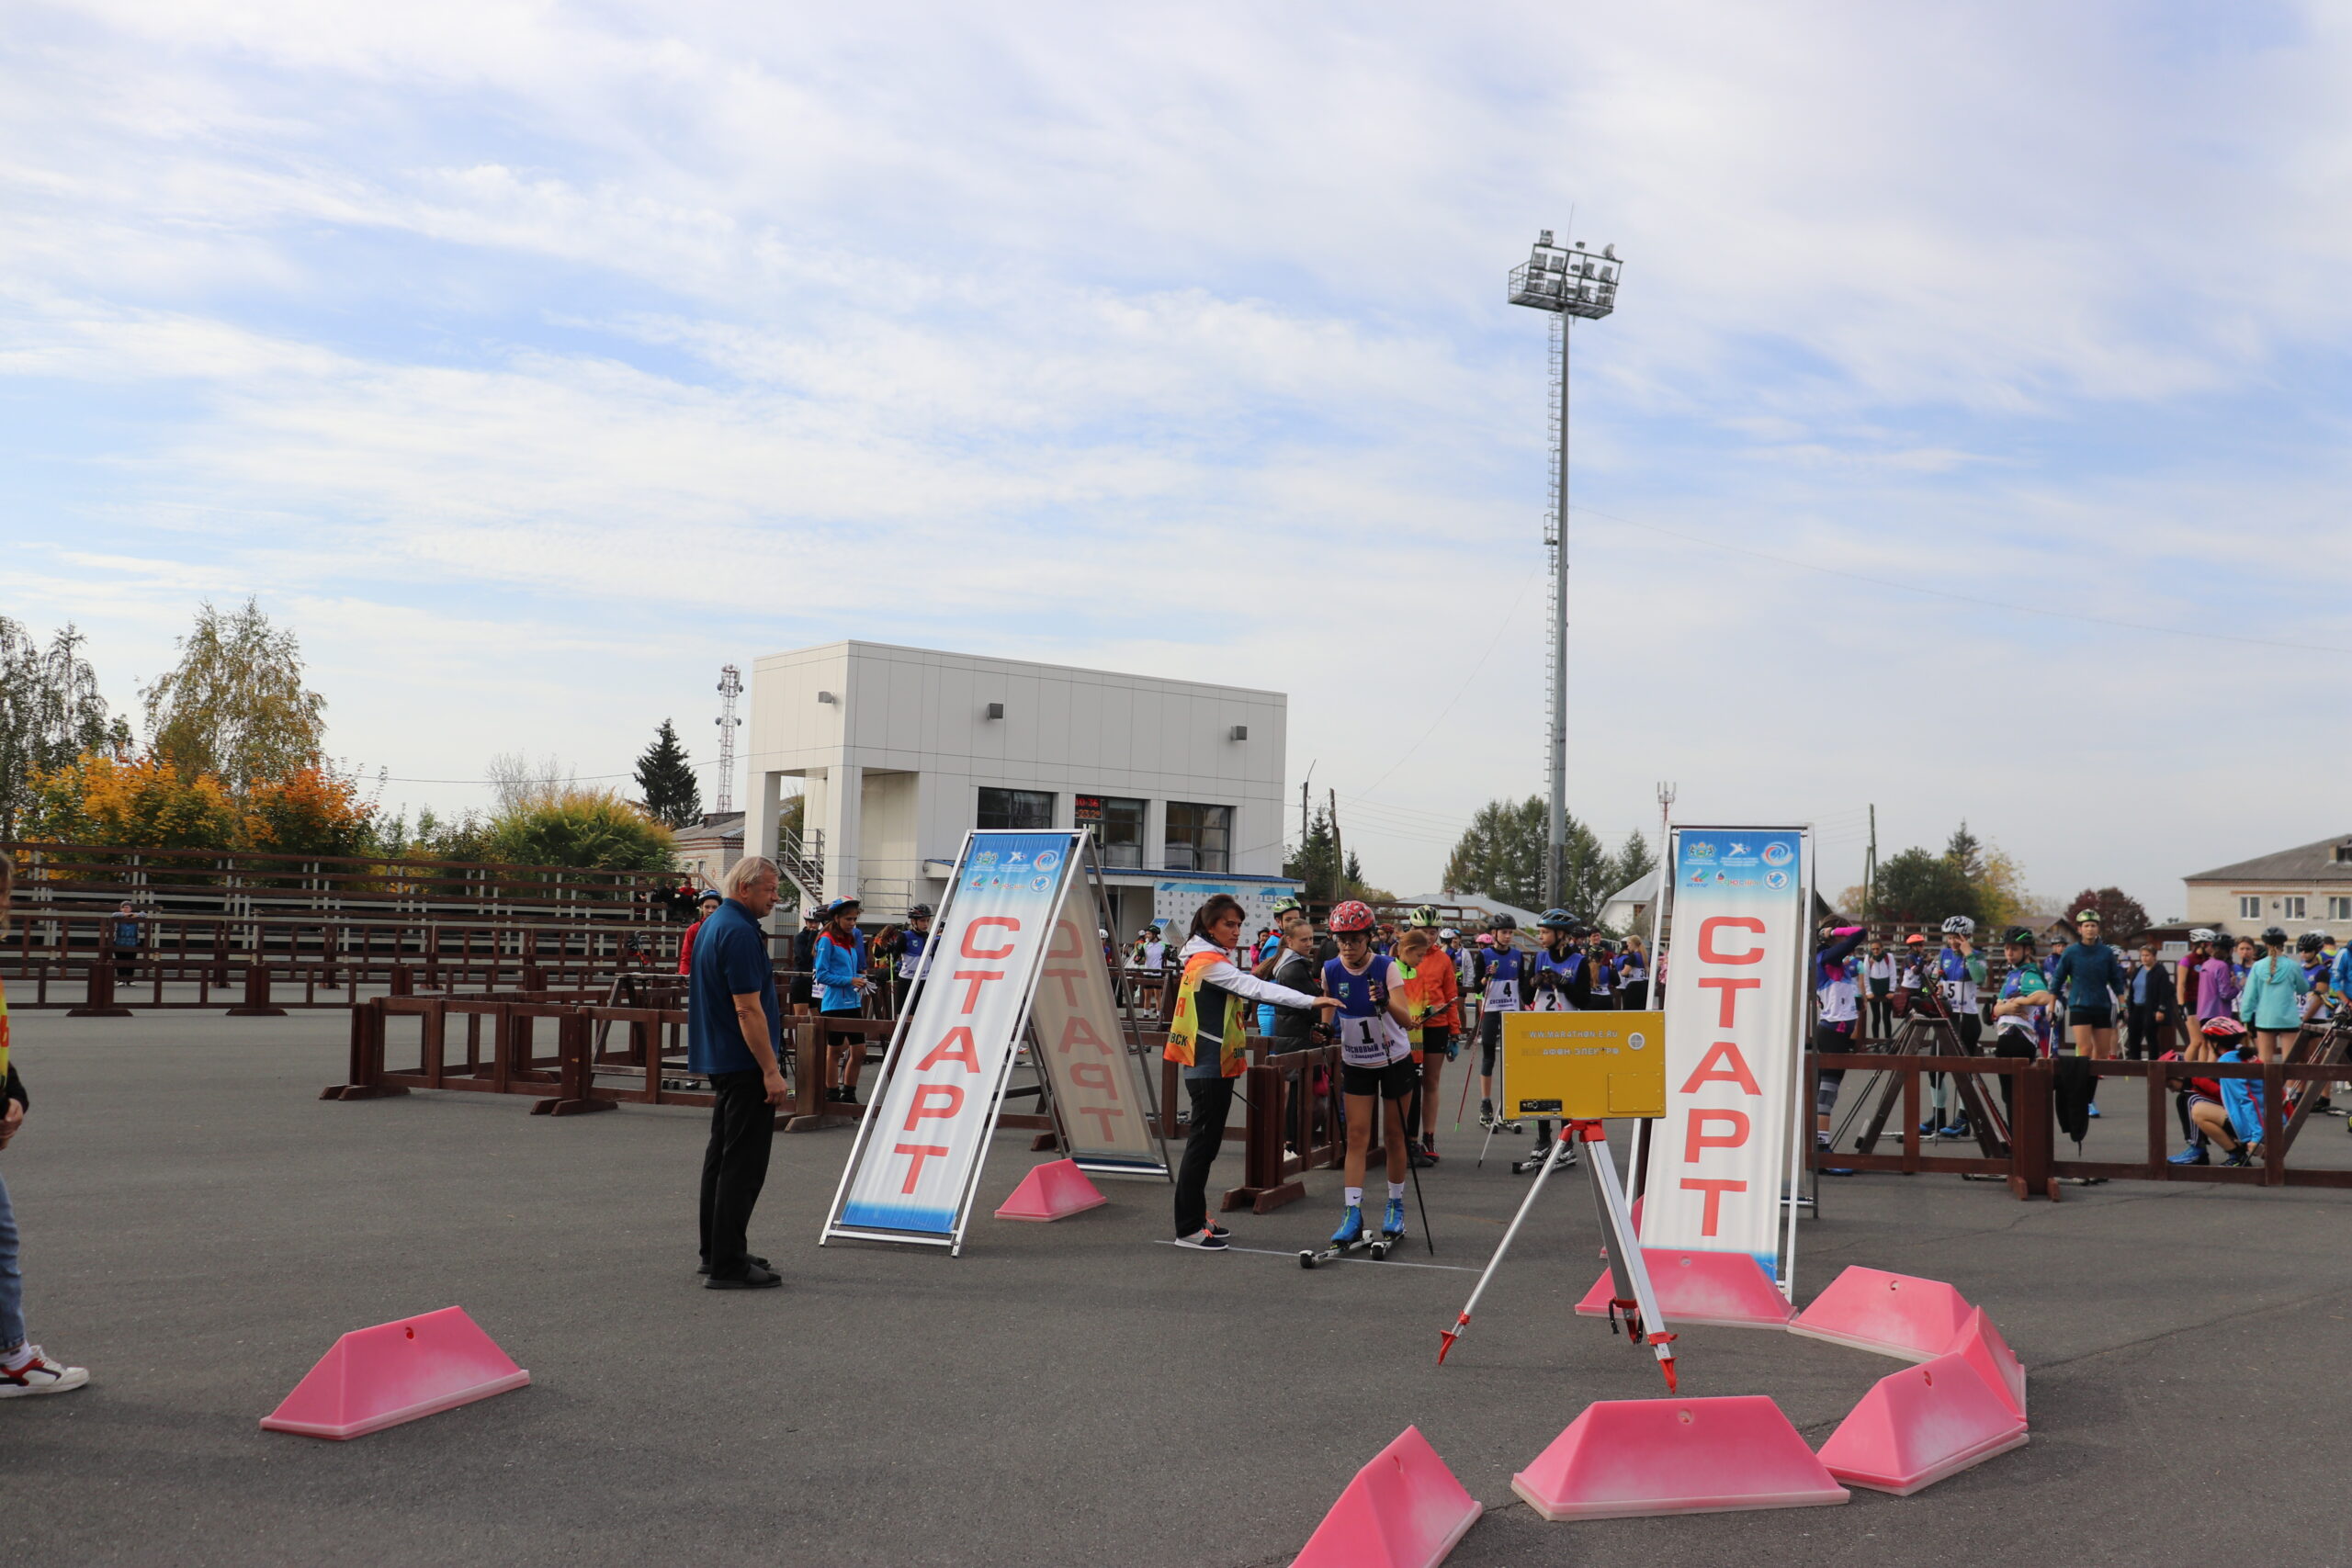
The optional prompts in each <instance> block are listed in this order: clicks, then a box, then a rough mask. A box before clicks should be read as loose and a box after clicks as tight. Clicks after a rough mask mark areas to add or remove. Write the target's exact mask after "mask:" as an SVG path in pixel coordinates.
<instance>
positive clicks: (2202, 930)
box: [2188, 926, 2213, 942]
mask: <svg viewBox="0 0 2352 1568" xmlns="http://www.w3.org/2000/svg"><path fill="white" fill-rule="evenodd" d="M2188 940H2189V941H2191V942H2211V941H2212V940H2213V928H2212V927H2211V926H2199V927H2198V928H2197V929H2196V930H2195V931H2190V932H2189V933H2188Z"/></svg>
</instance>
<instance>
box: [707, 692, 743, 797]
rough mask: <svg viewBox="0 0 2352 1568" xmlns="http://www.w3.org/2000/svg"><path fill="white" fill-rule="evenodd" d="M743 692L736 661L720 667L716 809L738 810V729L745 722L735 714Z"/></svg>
mask: <svg viewBox="0 0 2352 1568" xmlns="http://www.w3.org/2000/svg"><path fill="white" fill-rule="evenodd" d="M742 694H743V672H742V671H741V670H738V669H736V668H735V666H733V665H732V664H722V665H720V666H719V667H718V720H717V721H716V722H717V723H718V804H717V805H716V806H714V807H712V809H713V810H715V811H732V810H734V809H735V732H736V731H737V730H739V729H741V728H743V721H742V720H741V719H740V718H737V717H736V716H735V699H736V698H738V697H740V696H741V695H742Z"/></svg>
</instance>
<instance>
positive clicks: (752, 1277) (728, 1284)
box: [702, 1263, 784, 1291]
mask: <svg viewBox="0 0 2352 1568" xmlns="http://www.w3.org/2000/svg"><path fill="white" fill-rule="evenodd" d="M783 1283H784V1276H783V1275H781V1274H778V1273H776V1272H775V1270H774V1269H763V1268H761V1267H760V1266H759V1265H758V1264H756V1263H754V1264H752V1266H751V1267H750V1268H749V1269H744V1270H743V1271H742V1272H741V1274H713V1275H712V1276H711V1277H710V1278H709V1279H707V1280H704V1281H703V1282H702V1288H703V1289H704V1290H706V1291H772V1290H774V1289H775V1288H776V1287H777V1286H778V1285H781V1284H783Z"/></svg>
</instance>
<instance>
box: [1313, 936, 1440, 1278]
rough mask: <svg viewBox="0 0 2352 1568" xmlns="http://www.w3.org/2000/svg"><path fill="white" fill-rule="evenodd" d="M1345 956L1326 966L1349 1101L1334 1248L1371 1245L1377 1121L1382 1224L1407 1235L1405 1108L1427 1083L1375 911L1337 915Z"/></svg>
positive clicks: (1400, 979) (1388, 1231)
mask: <svg viewBox="0 0 2352 1568" xmlns="http://www.w3.org/2000/svg"><path fill="white" fill-rule="evenodd" d="M1330 923H1331V935H1332V936H1333V937H1334V938H1335V939H1337V940H1338V942H1339V944H1340V956H1339V957H1337V958H1334V959H1332V960H1331V961H1330V962H1329V963H1327V964H1324V965H1323V994H1324V995H1325V996H1327V997H1337V998H1339V999H1340V1013H1339V1016H1338V1017H1337V1018H1334V1019H1333V1020H1332V1021H1331V1023H1332V1026H1333V1027H1334V1028H1335V1029H1337V1030H1338V1031H1339V1034H1340V1089H1341V1091H1342V1093H1344V1094H1345V1095H1346V1097H1347V1101H1346V1103H1347V1116H1348V1162H1347V1174H1346V1178H1345V1179H1346V1184H1347V1204H1348V1208H1347V1213H1346V1214H1345V1215H1344V1216H1342V1217H1341V1219H1340V1228H1339V1230H1338V1231H1336V1232H1334V1233H1333V1234H1332V1236H1331V1244H1332V1245H1333V1246H1334V1247H1352V1246H1353V1245H1355V1243H1356V1242H1358V1241H1360V1240H1362V1239H1363V1168H1364V1162H1365V1159H1366V1157H1367V1156H1368V1155H1369V1153H1370V1151H1371V1148H1372V1119H1373V1117H1374V1114H1375V1111H1374V1107H1375V1105H1376V1106H1378V1108H1379V1109H1378V1111H1377V1112H1376V1113H1377V1114H1379V1115H1380V1116H1381V1117H1382V1118H1383V1127H1384V1132H1383V1134H1382V1138H1381V1142H1382V1145H1383V1147H1384V1152H1385V1154H1386V1155H1387V1156H1388V1206H1387V1209H1386V1210H1385V1212H1384V1213H1383V1214H1382V1216H1381V1221H1380V1230H1381V1234H1382V1235H1385V1236H1386V1237H1388V1238H1389V1239H1390V1240H1394V1239H1395V1238H1397V1236H1400V1235H1404V1234H1405V1151H1406V1137H1407V1134H1406V1131H1405V1102H1406V1101H1407V1100H1410V1099H1411V1098H1412V1094H1413V1088H1414V1086H1415V1084H1416V1083H1418V1082H1419V1070H1418V1069H1417V1068H1415V1066H1413V1045H1412V1041H1411V1039H1410V1038H1409V1037H1408V1035H1407V1033H1406V1031H1407V1030H1408V1028H1409V1027H1410V1024H1411V1019H1410V1018H1409V1016H1408V1014H1407V1012H1406V1006H1405V977H1404V975H1403V973H1402V972H1401V971H1400V970H1399V969H1398V968H1397V961H1396V960H1395V959H1393V958H1384V957H1382V956H1381V955H1379V954H1378V953H1374V952H1373V951H1372V927H1373V919H1372V909H1371V907H1370V906H1369V905H1366V904H1364V903H1363V901H1361V900H1360V899H1355V898H1350V899H1348V900H1347V901H1346V902H1345V903H1342V904H1340V906H1339V907H1338V908H1334V909H1333V910H1332V911H1331V922H1330Z"/></svg>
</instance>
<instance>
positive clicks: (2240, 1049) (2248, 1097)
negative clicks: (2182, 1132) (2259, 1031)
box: [2171, 1013, 2262, 1166]
mask: <svg viewBox="0 0 2352 1568" xmlns="http://www.w3.org/2000/svg"><path fill="white" fill-rule="evenodd" d="M2198 1034H2199V1044H2198V1046H2197V1048H2195V1049H2194V1050H2193V1051H2192V1053H2191V1055H2190V1059H2191V1060H2192V1061H2198V1060H2201V1061H2219V1062H2251V1061H2253V1060H2255V1053H2254V1051H2253V1050H2252V1049H2251V1048H2250V1047H2249V1046H2248V1045H2247V1044H2246V1038H2245V1025H2244V1024H2242V1023H2240V1022H2239V1021H2237V1020H2236V1019H2234V1018H2232V1017H2230V1016H2229V1015H2228V1014H2226V1013H2222V1014H2219V1015H2217V1016H2215V1017H2212V1018H2209V1019H2207V1020H2206V1021H2205V1022H2204V1024H2203V1026H2202V1027H2201V1028H2200V1029H2199V1031H2198ZM2182 1102H2183V1108H2184V1109H2185V1110H2186V1111H2187V1112H2188V1129H2189V1139H2190V1142H2189V1145H2188V1147H2187V1148H2186V1149H2183V1150H2182V1151H2181V1152H2180V1153H2179V1154H2177V1155H2175V1156H2172V1161H2171V1163H2172V1164H2174V1165H2206V1164H2209V1163H2211V1158H2212V1156H2211V1155H2209V1154H2207V1153H2206V1151H2205V1144H2206V1142H2207V1141H2208V1140H2209V1139H2210V1140H2211V1142H2213V1143H2216V1144H2219V1145H2221V1146H2222V1155H2223V1156H2224V1157H2223V1159H2222V1164H2223V1165H2229V1166H2245V1165H2250V1164H2252V1163H2253V1161H2254V1158H2255V1156H2257V1155H2258V1154H2259V1153H2260V1152H2261V1148H2262V1143H2261V1139H2262V1085H2261V1082H2260V1081H2259V1080H2258V1079H2254V1078H2200V1077H2189V1078H2188V1080H2187V1085H2186V1092H2185V1093H2184V1094H2183V1096H2182Z"/></svg>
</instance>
